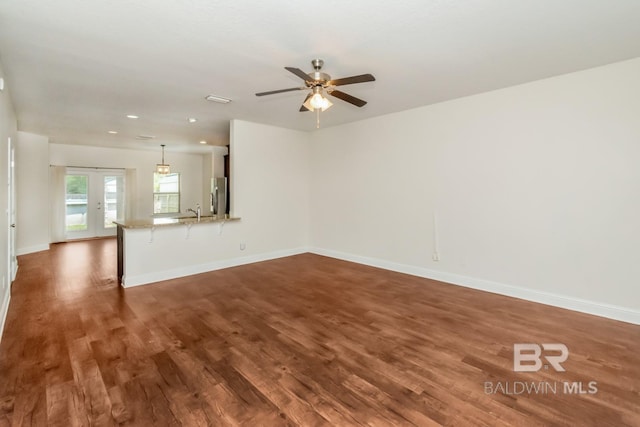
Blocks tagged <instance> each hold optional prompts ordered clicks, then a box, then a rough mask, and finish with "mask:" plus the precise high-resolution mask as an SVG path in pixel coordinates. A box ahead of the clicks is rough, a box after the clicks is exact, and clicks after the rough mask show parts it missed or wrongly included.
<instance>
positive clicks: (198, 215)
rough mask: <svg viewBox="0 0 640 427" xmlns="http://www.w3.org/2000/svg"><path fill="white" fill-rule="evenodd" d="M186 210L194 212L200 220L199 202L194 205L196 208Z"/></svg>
mask: <svg viewBox="0 0 640 427" xmlns="http://www.w3.org/2000/svg"><path fill="white" fill-rule="evenodd" d="M187 212H193V213H194V214H196V216H197V217H198V221H200V204H197V205H196V209H195V210H194V209H191V208H189V209H187Z"/></svg>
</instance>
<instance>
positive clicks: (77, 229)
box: [65, 168, 125, 240]
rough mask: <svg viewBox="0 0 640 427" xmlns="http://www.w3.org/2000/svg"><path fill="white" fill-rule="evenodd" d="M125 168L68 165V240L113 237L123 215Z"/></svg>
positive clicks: (66, 227)
mask: <svg viewBox="0 0 640 427" xmlns="http://www.w3.org/2000/svg"><path fill="white" fill-rule="evenodd" d="M124 185H125V183H124V171H122V170H111V169H84V168H67V174H66V176H65V231H66V237H67V239H69V240H73V239H86V238H91V237H103V236H115V234H116V226H115V224H113V221H116V220H122V219H123V218H124Z"/></svg>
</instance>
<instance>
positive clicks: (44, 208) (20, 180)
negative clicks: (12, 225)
mask: <svg viewBox="0 0 640 427" xmlns="http://www.w3.org/2000/svg"><path fill="white" fill-rule="evenodd" d="M15 160H16V167H15V171H16V191H17V196H16V199H17V201H16V202H17V213H16V216H17V218H16V226H17V227H16V252H17V254H18V255H22V254H26V253H31V252H37V251H44V250H47V249H48V248H49V221H48V213H49V211H50V206H49V138H47V137H45V136H41V135H35V134H32V133H26V132H18V141H17V144H16V159H15Z"/></svg>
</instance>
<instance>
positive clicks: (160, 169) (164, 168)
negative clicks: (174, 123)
mask: <svg viewBox="0 0 640 427" xmlns="http://www.w3.org/2000/svg"><path fill="white" fill-rule="evenodd" d="M160 146H161V147H162V163H158V164H156V173H158V174H160V175H167V174H170V173H171V168H170V167H169V165H167V164H165V163H164V144H161V145H160Z"/></svg>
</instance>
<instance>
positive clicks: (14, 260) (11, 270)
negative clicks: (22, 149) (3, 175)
mask: <svg viewBox="0 0 640 427" xmlns="http://www.w3.org/2000/svg"><path fill="white" fill-rule="evenodd" d="M15 152H16V150H15V147H14V145H13V140H12V139H11V137H8V138H7V226H8V231H7V233H8V235H7V273H8V276H9V283H12V282H13V281H14V280H15V278H16V275H17V274H18V257H17V256H16V170H15V168H16V166H15V165H16V159H15Z"/></svg>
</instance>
